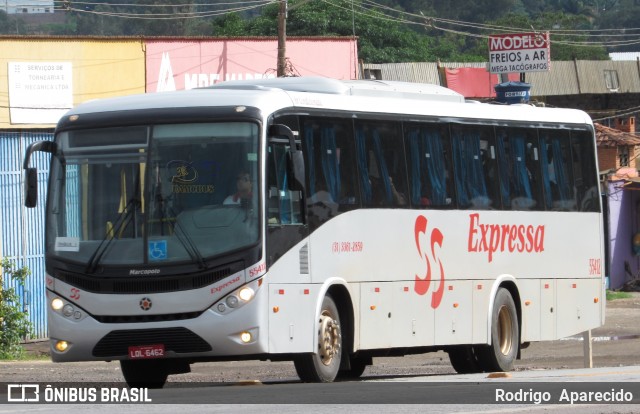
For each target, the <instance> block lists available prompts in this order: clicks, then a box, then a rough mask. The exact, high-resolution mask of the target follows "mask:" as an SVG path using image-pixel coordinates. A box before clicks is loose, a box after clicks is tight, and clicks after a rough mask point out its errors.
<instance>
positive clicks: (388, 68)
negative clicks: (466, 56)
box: [364, 60, 640, 97]
mask: <svg viewBox="0 0 640 414" xmlns="http://www.w3.org/2000/svg"><path fill="white" fill-rule="evenodd" d="M438 65H439V66H440V67H444V68H463V67H464V68H486V67H487V63H486V62H462V63H459V62H440V63H438V64H436V63H434V62H425V63H387V64H377V65H367V64H365V65H364V68H365V69H376V70H380V71H381V73H382V79H384V80H399V81H406V82H423V83H435V84H441V83H440V78H439V76H438V73H437V70H438ZM605 71H613V72H614V73H608V74H607V76H614V77H616V81H614V83H613V84H611V82H609V85H608V84H607V80H606V78H605ZM525 80H526V82H528V83H530V84H531V96H532V97H536V96H554V95H579V94H586V93H589V94H610V93H640V61H610V60H598V61H584V60H578V61H552V62H551V70H550V71H548V72H529V73H526V75H525ZM608 86H613V88H609V87H608ZM615 86H617V88H615Z"/></svg>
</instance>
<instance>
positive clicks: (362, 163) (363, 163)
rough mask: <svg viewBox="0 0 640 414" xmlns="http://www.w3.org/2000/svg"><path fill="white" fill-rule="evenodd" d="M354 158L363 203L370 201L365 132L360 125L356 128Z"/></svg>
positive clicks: (366, 203)
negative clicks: (356, 164)
mask: <svg viewBox="0 0 640 414" xmlns="http://www.w3.org/2000/svg"><path fill="white" fill-rule="evenodd" d="M356 160H357V163H358V171H359V172H360V174H359V176H360V188H361V190H362V198H363V200H362V201H363V203H364V204H365V205H368V204H370V203H371V196H372V194H371V182H370V181H369V168H368V167H367V148H366V143H365V134H364V129H363V127H362V126H360V125H359V126H358V127H357V128H356Z"/></svg>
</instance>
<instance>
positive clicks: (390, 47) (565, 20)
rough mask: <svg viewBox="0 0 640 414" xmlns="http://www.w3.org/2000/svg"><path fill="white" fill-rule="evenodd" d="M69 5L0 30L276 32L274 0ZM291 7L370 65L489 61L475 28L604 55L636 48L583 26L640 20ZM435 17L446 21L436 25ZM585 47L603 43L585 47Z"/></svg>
mask: <svg viewBox="0 0 640 414" xmlns="http://www.w3.org/2000/svg"><path fill="white" fill-rule="evenodd" d="M70 4H71V5H72V7H71V9H70V11H68V12H67V13H66V22H65V23H56V24H48V25H39V26H37V27H34V25H27V24H25V23H24V21H23V20H22V19H21V17H20V16H18V15H6V14H5V13H4V12H0V34H19V35H24V34H45V35H46V34H56V35H80V36H90V35H97V36H224V37H241V36H276V35H277V30H278V29H277V28H278V10H279V4H278V3H274V4H270V5H267V6H264V7H260V8H255V9H252V10H245V11H238V12H236V13H229V9H230V6H229V4H232V3H225V2H221V3H220V4H217V5H216V4H211V2H207V1H205V0H176V1H173V2H170V4H171V5H167V2H166V1H163V0H141V1H138V2H129V3H127V2H124V3H123V2H121V1H119V0H104V1H102V2H99V3H77V4H74V3H73V2H71V3H70ZM288 5H289V12H288V17H287V34H288V35H289V36H356V37H357V38H358V48H359V58H360V59H362V60H363V61H365V62H368V63H393V62H423V61H435V60H438V59H439V60H443V61H486V60H487V58H488V50H487V40H486V36H487V34H488V32H487V31H486V30H485V31H482V30H480V29H478V28H477V27H476V26H477V25H476V24H474V23H483V24H492V25H496V26H502V27H503V28H512V29H513V28H516V29H517V28H521V29H522V30H527V31H529V30H531V28H532V27H533V28H535V29H536V30H540V31H543V30H554V31H555V30H581V31H580V32H571V33H569V32H565V33H564V34H560V33H559V34H556V33H552V39H551V40H552V50H551V57H552V59H554V60H567V59H573V58H576V59H607V52H608V51H613V50H618V51H619V50H629V49H631V48H634V47H636V45H635V43H634V42H632V41H629V42H626V43H627V44H624V42H623V43H622V44H618V46H617V47H616V48H615V49H612V50H605V47H603V46H602V44H603V43H607V42H608V44H610V45H614V44H615V43H612V42H614V41H618V40H620V38H619V37H618V38H616V37H609V38H607V37H606V36H602V35H601V36H598V37H592V38H589V37H588V36H587V34H586V33H588V32H586V30H595V29H608V28H616V29H619V28H623V27H627V28H634V27H636V26H637V24H636V21H637V16H638V15H639V14H640V4H638V1H637V0H456V1H450V0H428V1H425V0H376V1H375V2H365V1H363V0H288ZM78 7H84V8H83V9H80V8H78ZM384 7H386V8H384ZM238 9H241V7H238ZM394 11H400V12H404V13H409V14H396V13H395V12H394ZM114 13H117V14H118V16H114ZM190 13H191V14H190ZM193 13H195V15H194V14H193ZM421 13H422V15H423V16H426V18H422V17H421ZM152 14H153V15H152ZM181 16H184V17H185V18H180V17H181ZM194 16H196V18H194ZM429 17H433V18H437V19H440V20H439V21H438V22H437V23H436V24H433V25H431V26H430V25H429V24H425V23H426V22H428V21H429V20H428V18H429ZM442 19H445V20H442ZM460 32H464V33H465V34H464V35H463V34H460ZM588 41H591V42H594V44H596V45H597V44H600V45H599V46H593V47H591V46H585V42H588Z"/></svg>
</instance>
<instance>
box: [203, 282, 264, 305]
mask: <svg viewBox="0 0 640 414" xmlns="http://www.w3.org/2000/svg"><path fill="white" fill-rule="evenodd" d="M260 286H262V278H260V279H258V280H254V281H253V282H250V283H248V284H246V285H244V286H242V287H241V288H239V289H236V290H234V291H233V292H231V293H229V294H228V295H227V296H225V297H224V298H222V299H220V300H219V301H218V302H217V303H216V304H214V305H213V309H214V310H215V311H217V312H218V313H225V314H226V313H229V312H231V311H233V310H235V309H238V308H241V307H243V306H244V305H246V304H247V303H249V302H251V300H252V299H253V298H254V297H255V296H256V292H257V291H258V289H260Z"/></svg>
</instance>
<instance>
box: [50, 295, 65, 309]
mask: <svg viewBox="0 0 640 414" xmlns="http://www.w3.org/2000/svg"><path fill="white" fill-rule="evenodd" d="M63 306H64V302H63V301H62V299H60V298H55V299H53V300H52V301H51V309H53V310H57V311H59V310H60V309H62V307H63Z"/></svg>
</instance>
